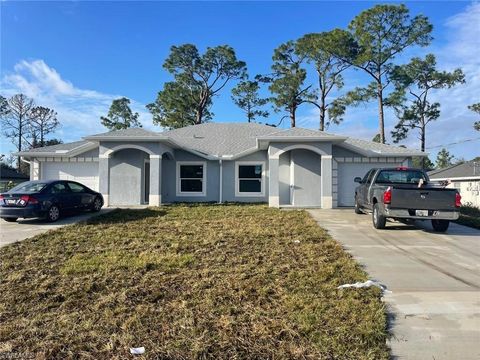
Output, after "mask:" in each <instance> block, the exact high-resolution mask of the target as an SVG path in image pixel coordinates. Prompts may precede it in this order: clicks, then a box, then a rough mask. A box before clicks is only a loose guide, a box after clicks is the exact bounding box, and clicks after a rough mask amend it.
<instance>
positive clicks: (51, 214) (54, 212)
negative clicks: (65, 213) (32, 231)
mask: <svg viewBox="0 0 480 360" xmlns="http://www.w3.org/2000/svg"><path fill="white" fill-rule="evenodd" d="M58 219H60V208H59V207H58V206H57V205H52V206H50V207H49V208H48V211H47V221H48V222H55V221H57V220H58Z"/></svg>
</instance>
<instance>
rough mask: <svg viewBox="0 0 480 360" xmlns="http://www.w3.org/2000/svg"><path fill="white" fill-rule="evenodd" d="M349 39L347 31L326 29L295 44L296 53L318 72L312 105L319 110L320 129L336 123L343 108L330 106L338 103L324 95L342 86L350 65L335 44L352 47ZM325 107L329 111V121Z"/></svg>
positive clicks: (308, 35)
mask: <svg viewBox="0 0 480 360" xmlns="http://www.w3.org/2000/svg"><path fill="white" fill-rule="evenodd" d="M352 41H353V39H352V36H351V35H350V34H349V33H348V32H346V31H344V30H340V29H335V30H332V31H329V32H322V33H313V34H307V35H305V36H303V37H302V38H300V39H299V40H298V41H297V43H296V52H297V54H299V55H300V57H304V58H305V60H306V61H307V62H308V63H311V64H313V65H314V67H315V71H316V73H317V78H318V101H317V102H315V101H312V104H313V105H315V106H316V107H317V108H318V110H319V117H320V119H319V120H320V121H319V129H320V131H324V130H325V127H326V126H328V124H329V123H330V122H334V123H337V124H338V123H339V122H340V121H341V116H342V115H343V113H344V111H345V107H341V106H340V107H338V106H337V107H336V108H334V109H333V107H334V106H335V105H339V103H338V102H334V101H332V102H328V101H327V98H328V96H329V94H330V93H331V91H332V90H334V89H337V90H339V89H341V88H342V87H343V85H344V83H343V76H342V72H343V71H345V70H346V69H347V68H348V67H349V66H350V64H349V63H348V62H346V61H344V60H342V59H341V58H340V57H338V56H336V55H335V54H338V52H339V49H338V45H339V44H344V46H345V45H346V46H347V47H349V48H351V47H353V46H354V44H353V43H352ZM327 110H329V111H328V115H329V118H330V119H329V120H328V119H327Z"/></svg>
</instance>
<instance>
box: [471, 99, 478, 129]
mask: <svg viewBox="0 0 480 360" xmlns="http://www.w3.org/2000/svg"><path fill="white" fill-rule="evenodd" d="M468 108H469V109H470V110H472V111H473V112H476V113H477V114H480V103H476V104H472V105H469V106H468ZM473 128H474V129H475V130H477V131H480V121H475V123H474V124H473Z"/></svg>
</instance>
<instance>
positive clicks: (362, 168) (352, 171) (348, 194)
mask: <svg viewBox="0 0 480 360" xmlns="http://www.w3.org/2000/svg"><path fill="white" fill-rule="evenodd" d="M401 165H402V164H397V163H338V171H337V176H338V177H337V182H338V186H337V202H338V206H353V205H354V204H355V199H354V196H355V188H356V187H357V186H358V184H357V183H355V182H354V181H353V179H355V178H356V177H357V176H358V177H361V178H363V177H364V176H365V174H366V173H367V172H368V171H369V170H370V169H372V168H382V167H395V166H401Z"/></svg>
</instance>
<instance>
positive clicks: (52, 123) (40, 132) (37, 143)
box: [31, 106, 60, 147]
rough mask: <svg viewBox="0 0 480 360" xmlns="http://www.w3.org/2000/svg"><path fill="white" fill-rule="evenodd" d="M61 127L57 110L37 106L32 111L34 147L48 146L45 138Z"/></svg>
mask: <svg viewBox="0 0 480 360" xmlns="http://www.w3.org/2000/svg"><path fill="white" fill-rule="evenodd" d="M59 126H60V122H59V121H58V119H57V113H56V112H55V110H52V109H49V108H47V107H44V106H36V107H34V108H33V109H32V110H31V131H32V137H33V141H32V147H42V146H46V141H45V136H46V135H48V134H50V133H52V132H54V131H55V130H56V129H57V128H58V127H59Z"/></svg>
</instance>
